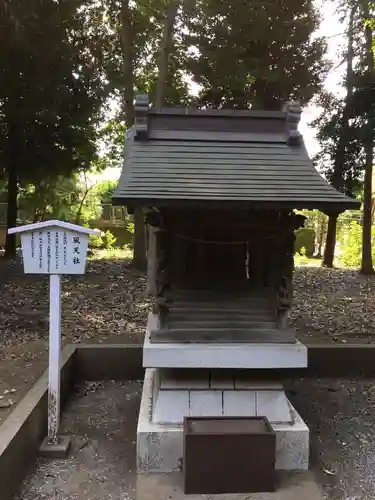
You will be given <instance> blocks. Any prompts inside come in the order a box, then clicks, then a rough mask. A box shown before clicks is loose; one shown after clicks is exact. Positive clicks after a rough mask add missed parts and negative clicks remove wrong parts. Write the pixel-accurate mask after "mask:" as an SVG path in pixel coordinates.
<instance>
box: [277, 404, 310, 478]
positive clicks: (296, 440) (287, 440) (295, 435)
mask: <svg viewBox="0 0 375 500" xmlns="http://www.w3.org/2000/svg"><path fill="white" fill-rule="evenodd" d="M289 405H290V410H291V412H292V416H293V425H288V424H272V428H273V430H274V431H275V432H276V469H277V470H307V469H308V468H309V455H310V447H309V441H310V431H309V428H308V427H307V425H306V424H305V422H304V421H303V420H302V417H301V416H300V415H299V413H297V411H296V410H295V408H294V407H293V406H292V405H291V404H290V403H289Z"/></svg>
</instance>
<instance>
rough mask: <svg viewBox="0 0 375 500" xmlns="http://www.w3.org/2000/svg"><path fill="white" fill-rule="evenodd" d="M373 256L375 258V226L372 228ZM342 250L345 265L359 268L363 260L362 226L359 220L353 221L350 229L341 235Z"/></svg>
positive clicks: (341, 260) (342, 259)
mask: <svg viewBox="0 0 375 500" xmlns="http://www.w3.org/2000/svg"><path fill="white" fill-rule="evenodd" d="M371 238H372V258H373V259H374V258H375V245H374V243H375V228H372V235H371ZM340 243H341V245H342V252H341V254H340V256H339V260H340V262H341V264H343V265H344V266H345V267H354V268H359V267H360V266H361V261H362V226H361V225H360V224H358V222H355V221H353V222H351V224H350V226H349V228H348V230H347V231H346V232H343V233H342V234H341V236H340Z"/></svg>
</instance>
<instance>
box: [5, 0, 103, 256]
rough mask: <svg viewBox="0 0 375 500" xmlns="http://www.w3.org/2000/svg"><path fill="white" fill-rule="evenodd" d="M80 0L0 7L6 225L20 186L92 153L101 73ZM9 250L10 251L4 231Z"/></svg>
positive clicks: (82, 166)
mask: <svg viewBox="0 0 375 500" xmlns="http://www.w3.org/2000/svg"><path fill="white" fill-rule="evenodd" d="M79 7H80V3H79V2H78V0H66V1H64V2H56V1H54V0H43V1H42V0H30V1H29V2H26V3H25V2H22V1H21V0H14V1H12V2H7V3H6V9H4V8H3V9H1V10H0V22H1V25H2V30H1V32H0V71H1V74H2V78H1V81H0V110H1V112H0V165H1V166H2V168H3V169H4V172H5V174H6V176H7V186H8V221H7V223H8V227H10V226H15V225H16V221H17V199H18V192H19V189H20V188H22V187H23V186H27V184H28V183H34V184H35V185H36V184H39V183H41V182H43V180H44V179H45V178H47V177H48V178H49V179H50V178H52V177H53V175H55V177H58V176H59V175H67V176H69V175H71V174H72V172H77V171H80V170H87V169H89V168H90V166H91V162H92V161H93V160H94V159H95V156H96V144H95V142H96V122H97V120H98V119H99V117H100V110H101V106H102V103H103V100H104V98H105V96H106V87H105V85H104V83H103V74H102V72H101V71H100V65H98V64H97V58H96V56H95V54H94V53H93V52H92V50H91V40H90V36H89V34H88V32H87V29H86V25H85V18H84V16H83V14H82V12H81V11H80V8H79ZM6 252H7V255H9V256H11V255H14V254H15V238H14V237H13V235H8V237H7V244H6Z"/></svg>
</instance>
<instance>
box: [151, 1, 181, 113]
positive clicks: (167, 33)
mask: <svg viewBox="0 0 375 500" xmlns="http://www.w3.org/2000/svg"><path fill="white" fill-rule="evenodd" d="M179 3H180V2H179V0H170V2H169V7H168V12H167V17H166V19H165V24H164V34H163V39H162V41H161V47H160V55H159V64H158V71H159V73H158V80H157V83H156V100H155V107H156V109H161V108H162V107H163V106H164V101H165V95H166V88H167V80H168V63H169V57H170V54H171V51H172V47H173V31H174V25H175V21H176V16H177V10H178V6H179Z"/></svg>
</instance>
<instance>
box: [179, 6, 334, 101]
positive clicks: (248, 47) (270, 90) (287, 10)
mask: <svg viewBox="0 0 375 500" xmlns="http://www.w3.org/2000/svg"><path fill="white" fill-rule="evenodd" d="M318 24H319V16H318V13H317V11H316V10H315V8H314V7H313V2H312V1H310V0H303V1H298V2H297V1H295V0H282V1H281V2H258V1H256V2H255V1H254V2H243V1H240V0H237V1H233V2H226V1H224V0H197V2H196V8H195V14H194V15H193V16H191V18H190V19H188V20H186V25H187V30H186V31H187V35H186V44H187V46H188V50H189V58H188V66H187V67H188V70H189V71H190V72H191V73H192V75H193V79H194V81H195V82H196V83H197V84H199V85H200V86H201V90H200V92H199V99H198V103H199V105H201V106H207V107H214V108H220V107H225V108H239V109H244V108H249V107H253V108H264V109H280V108H281V107H282V105H283V103H284V102H285V101H286V100H289V99H298V100H300V101H301V103H302V104H306V103H307V102H308V101H309V100H310V99H311V98H312V97H313V96H314V95H315V94H316V93H317V92H318V91H319V90H320V88H321V85H322V81H323V79H324V76H325V73H326V69H327V65H326V63H325V61H324V58H323V55H324V53H325V49H326V45H325V43H324V41H323V40H322V39H320V38H315V39H313V38H312V34H313V32H314V31H315V30H316V29H317V27H318Z"/></svg>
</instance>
